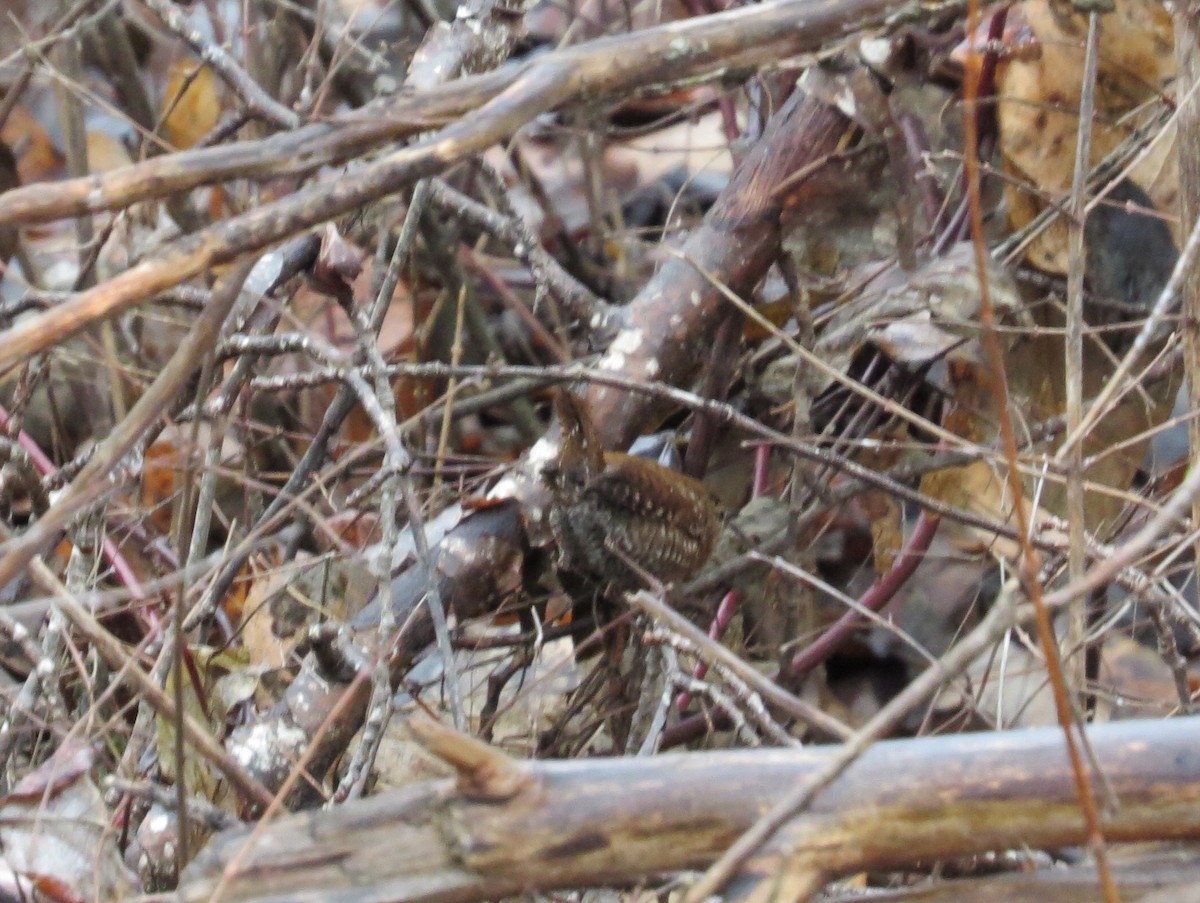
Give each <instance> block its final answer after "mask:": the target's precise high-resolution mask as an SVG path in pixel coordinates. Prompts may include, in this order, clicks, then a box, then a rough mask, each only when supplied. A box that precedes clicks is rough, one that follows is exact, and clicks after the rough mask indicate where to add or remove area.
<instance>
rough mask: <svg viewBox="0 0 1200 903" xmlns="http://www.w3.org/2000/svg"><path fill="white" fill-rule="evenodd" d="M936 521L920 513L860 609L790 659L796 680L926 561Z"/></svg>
mask: <svg viewBox="0 0 1200 903" xmlns="http://www.w3.org/2000/svg"><path fill="white" fill-rule="evenodd" d="M939 521H940V518H939V517H938V516H937V515H935V514H930V513H929V512H927V511H922V512H921V515H920V517H918V518H917V525H916V527H914V528H913V531H912V535H911V536H909V537H908V542H906V543H905V544H904V548H903V549H901V551H900V554H899V555H898V556H896V560H895V561H894V562H892V567H891V570H889V571H888V572H887V573H886V574H884V575H883V576H882V577H880V578H879V579H878V580H876V581H875V582H874V583H873V584H871V587H870V589H868V590H867V591H866V592H865V593H863V596H862V598H861V599H859V600H858V601H859V608H857V609H853V608H852V609H850V611H847V612H846V613H845V614H844V615H842V616H841V617H840V618H838V620H837V621H836V622H834V624H833V626H832V627H830V628H829V629H828V630H826V631H825V632H824V633H823V634H821V636H820V637H818V638H817V641H816V642H815V643H813V644H812V645H811V646H808V647H807V648H805V649H803V650H802V651H800V652H798V653H796V654H795V655H794V656H792V661H791V664H790V665H789V670H790V671H791V673H792V675H794V676H797V677H799V676H801V675H804V674H807V673H808V672H809V671H811V670H812V669H813V668H815V667H816V666H817V665H819V664H821V662H823V661H825V660H826V659H827V658H829V656H830V655H832V654H833V653H834V652H835V651H836V650H837V649H838V647H839V646H841V645H842V642H843V641H844V640H845V639H846V637H847V636H849V635H850V633H852V632H853V631H854V630H855V629H857V628H858V626H859V625H860V624H861V623H862V622H863V620H864V619H863V616H862V615H861V614H860V611H861V609H866V610H867V611H879V610H880V609H881V608H883V606H885V605H887V603H888V602H890V601H891V599H892V597H893V596H895V595H896V593H897V591H899V589H900V587H902V586H904V584H905V583H906V582H907V581H908V578H909V577H911V576H912V575H913V572H914V571H915V570H916V569H917V565H919V564H920V563H921V560H922V559H923V558H924V557H925V553H926V552H928V551H929V544H930V543H931V542H933V537H934V536H935V535H936V534H937V528H938V522H939Z"/></svg>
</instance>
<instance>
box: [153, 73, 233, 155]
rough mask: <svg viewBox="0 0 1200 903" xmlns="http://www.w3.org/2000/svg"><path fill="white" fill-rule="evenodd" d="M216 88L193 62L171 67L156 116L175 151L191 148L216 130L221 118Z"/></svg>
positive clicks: (211, 78) (214, 79)
mask: <svg viewBox="0 0 1200 903" xmlns="http://www.w3.org/2000/svg"><path fill="white" fill-rule="evenodd" d="M219 84H220V83H219V82H218V80H217V77H216V75H214V74H213V71H212V70H211V69H209V68H208V67H207V66H204V65H199V64H197V63H196V62H195V61H194V60H176V61H175V62H174V63H172V64H171V70H170V74H169V75H168V77H167V89H166V91H164V92H163V102H162V109H161V110H159V116H160V117H161V118H162V119H163V134H164V135H166V137H167V140H168V141H170V142H171V144H173V145H174V146H175V147H177V148H180V149H183V148H188V147H191V146H192V145H194V144H195V143H196V142H197V141H199V140H200V139H201V138H203V137H204V136H205V135H207V134H208V133H209V132H210V131H212V130H213V128H215V127H216V125H217V121H218V120H219V119H220V118H221V100H220V97H219V94H218V86H219Z"/></svg>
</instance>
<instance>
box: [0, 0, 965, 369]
mask: <svg viewBox="0 0 1200 903" xmlns="http://www.w3.org/2000/svg"><path fill="white" fill-rule="evenodd" d="M910 6H912V4H909V3H901V2H896V0H842V2H836V3H835V2H830V0H778V2H776V3H770V4H764V5H763V6H760V7H748V8H746V9H742V10H737V11H734V12H729V13H721V14H716V15H712V16H705V17H701V18H698V19H695V20H689V21H686V22H681V23H672V24H670V25H664V26H660V27H658V28H654V29H647V30H646V31H645V32H643V33H641V35H640V36H637V37H636V38H635V37H633V36H629V37H623V38H608V39H604V40H601V41H596V42H593V43H592V44H589V45H586V46H585V47H581V48H572V49H570V50H566V51H562V52H560V53H557V54H550V55H547V56H545V57H542V58H540V59H539V60H537V61H534V62H531V63H528V64H522V65H519V66H517V67H515V68H514V69H504V70H500V72H502V73H505V74H504V75H489V76H481V77H480V78H482V79H484V80H485V81H488V80H489V79H490V80H491V81H489V82H488V83H489V84H494V85H495V87H496V88H497V90H496V93H494V94H493V95H491V96H490V98H489V99H487V101H486V103H484V104H483V106H481V107H479V108H478V109H477V110H475V111H474V112H473V113H472V115H469V116H464V117H463V118H461V119H459V120H457V121H455V122H453V123H452V124H451V125H448V126H446V127H445V128H443V129H442V130H441V131H438V132H435V133H434V134H433V135H431V136H429V137H428V138H425V139H422V140H421V141H419V142H417V143H415V144H413V145H411V146H409V147H405V148H402V149H400V150H396V151H393V152H391V153H390V154H387V155H386V156H384V157H383V158H382V159H380V160H378V161H376V162H374V163H371V164H369V165H366V166H363V167H362V168H360V169H358V170H354V171H351V172H349V173H347V174H346V175H344V176H343V177H341V178H340V179H339V180H337V181H336V182H333V183H322V184H316V185H312V186H309V187H307V188H304V189H302V190H300V191H297V192H295V193H293V194H291V195H289V196H288V197H286V198H283V199H281V200H279V201H276V202H275V203H273V204H267V205H264V206H263V207H259V208H257V209H254V210H250V211H248V212H246V213H243V214H241V215H240V216H236V217H233V218H231V219H229V220H225V221H223V222H220V223H217V224H215V225H212V226H209V227H208V228H207V229H203V230H201V231H200V232H197V233H195V234H193V235H190V236H187V237H185V238H181V239H179V240H177V241H174V242H171V243H170V244H167V245H166V246H164V247H162V248H161V249H159V250H158V251H157V252H156V253H154V254H153V256H152V257H150V258H148V259H146V260H143V261H142V262H141V263H139V264H137V265H136V266H133V267H131V268H130V269H128V270H126V271H125V272H123V273H121V274H120V275H118V276H116V277H114V278H113V279H111V280H109V281H108V282H105V283H103V284H101V285H98V286H96V287H95V288H93V289H90V290H88V291H86V292H83V293H81V294H80V295H78V296H76V297H75V298H73V299H71V300H70V301H67V302H66V303H64V304H61V305H59V306H58V307H55V308H53V309H52V310H50V311H47V312H46V313H43V314H40V315H38V316H35V317H31V318H29V319H27V320H25V321H24V322H23V323H21V324H19V325H17V326H15V327H13V328H12V329H9V330H8V331H6V332H5V333H3V334H2V335H0V372H3V371H5V370H8V369H9V368H11V367H13V366H15V365H16V364H18V363H20V362H21V361H23V360H25V359H26V358H27V357H29V356H30V355H33V354H36V353H38V352H40V351H44V350H45V349H46V348H48V347H50V346H51V345H53V344H55V343H57V342H60V341H62V340H63V339H64V338H66V337H68V336H71V335H74V334H75V333H77V332H79V331H80V330H82V329H84V328H85V327H86V326H87V325H88V324H90V323H93V322H96V321H97V320H101V319H104V318H106V317H110V316H113V315H115V314H117V313H120V312H121V311H123V310H126V309H128V308H130V307H132V306H133V305H135V304H139V303H142V302H145V301H147V300H148V299H149V298H151V297H153V296H154V295H155V294H156V293H158V292H161V291H163V290H164V289H167V288H170V287H172V286H174V285H177V284H179V283H180V282H183V281H184V280H186V279H189V278H191V277H193V276H196V275H198V274H200V273H203V272H206V271H208V270H210V269H211V268H213V267H214V266H218V265H220V264H223V263H227V262H228V261H230V260H232V259H233V258H235V257H237V256H239V255H241V254H244V253H246V252H248V251H252V250H257V249H260V248H264V247H266V246H268V245H270V244H272V243H274V242H277V241H280V240H282V239H284V238H287V237H289V236H291V235H295V234H297V233H298V232H302V231H303V230H305V229H308V228H311V227H312V226H314V225H318V224H320V223H323V222H326V221H328V220H331V219H333V218H334V217H337V216H341V215H343V214H345V213H348V212H350V211H352V210H356V209H358V208H360V207H363V206H365V205H366V204H368V203H370V202H372V201H376V200H378V199H379V198H382V197H385V196H387V195H389V194H393V193H395V192H397V191H399V190H400V189H401V188H403V187H405V186H406V185H408V184H410V183H412V182H413V181H415V180H417V179H420V178H423V177H426V176H431V175H435V174H437V173H439V172H442V171H444V170H445V169H446V168H448V167H449V166H451V165H453V164H455V163H458V162H460V161H462V160H464V159H466V158H468V157H470V156H471V155H473V154H476V153H479V152H480V151H482V150H484V149H486V148H487V147H489V146H491V145H492V144H494V143H496V142H497V141H502V140H504V139H506V138H508V137H509V136H511V135H512V134H513V133H514V132H516V130H517V129H519V128H520V127H521V126H523V125H524V124H525V123H527V122H529V121H530V120H531V119H533V118H534V117H536V116H538V115H539V114H541V113H544V112H547V111H549V110H553V109H556V108H558V107H559V106H561V105H563V104H565V103H567V102H568V101H570V100H572V99H576V98H588V99H593V98H594V97H595V96H597V95H607V94H616V93H623V92H629V91H632V90H644V89H646V88H648V87H656V88H657V87H663V86H666V85H669V84H676V83H679V82H681V81H689V80H698V79H711V78H716V77H720V76H728V75H736V74H740V73H745V72H748V71H751V70H753V69H754V68H755V67H757V66H759V65H763V64H765V63H769V62H773V61H775V60H778V59H780V58H782V57H786V56H789V55H794V54H797V53H802V52H806V51H812V50H816V49H818V48H819V47H820V46H821V45H822V44H824V43H825V42H827V41H829V40H831V39H833V38H836V37H839V36H841V35H844V34H848V33H850V32H853V31H857V30H860V29H862V28H867V27H871V26H873V25H878V24H881V23H883V22H884V21H885V20H887V19H888V18H889V15H894V14H896V13H897V12H898V11H900V10H903V9H905V8H908V7H910ZM943 6H945V4H943ZM916 8H917V9H919V8H920V7H919V5H918V6H917V7H916ZM614 42H615V43H614ZM617 46H619V47H620V51H621V52H620V53H616V52H614V51H615V50H616V47H617ZM630 61H632V62H630ZM477 87H478V84H477V80H475V79H471V78H468V79H460V80H456V81H454V82H450V83H448V84H447V85H446V86H445V87H444V88H441V89H438V90H436V91H433V92H430V94H429V96H428V97H426V96H425V95H418V96H417V98H416V99H412V98H409V99H408V100H407V101H405V103H407V104H408V106H407V107H405V109H406V110H408V112H409V115H411V116H414V117H416V118H417V119H421V120H424V122H423V125H425V127H427V121H428V114H430V113H434V112H436V111H437V108H436V104H434V103H433V102H432V101H431V98H435V97H439V96H451V97H452V96H454V95H455V94H456V93H458V92H463V91H464V90H465V91H466V92H468V93H469V92H470V91H471V89H472V88H477ZM423 106H427V107H428V108H427V109H422V107H423ZM460 112H465V111H462V110H461V109H460ZM416 130H417V129H410V130H409V132H408V133H409V134H411V133H412V131H416ZM301 131H303V130H301ZM298 134H299V132H297V133H293V134H292V135H291V136H288V137H286V138H284V139H282V140H283V141H285V142H287V141H290V142H293V143H292V144H291V145H288V146H291V147H293V148H294V153H295V155H296V157H295V158H294V160H295V162H296V164H298V165H297V166H296V168H299V169H304V170H311V169H312V168H314V167H315V166H316V165H319V163H320V162H331V161H332V160H334V159H336V158H337V157H336V155H334V156H332V157H329V156H326V157H324V158H322V157H321V156H320V153H319V152H318V154H317V156H315V157H313V156H310V155H309V152H308V151H306V149H305V147H304V145H303V144H299V145H297V144H295V143H294V142H295V139H296V136H297V135H298ZM310 137H311V138H313V139H317V138H318V137H320V138H322V139H323V140H328V139H329V135H328V134H325V135H323V136H320V135H317V134H315V133H314V134H313V135H311V136H310ZM353 144H354V146H355V147H356V148H357V149H358V150H359V151H360V152H361V151H363V150H365V149H367V148H369V147H371V146H377V142H370V141H365V140H364V135H363V134H362V133H361V132H356V133H355V140H354V142H353ZM197 153H203V152H197ZM172 159H176V158H172V157H165V158H160V160H159V161H157V165H158V166H160V167H170V166H171V165H172V164H171V163H170V162H166V161H171V160H172ZM192 159H195V158H192ZM240 159H242V160H243V161H244V160H245V155H242V156H241V157H240ZM143 165H144V166H146V167H149V166H151V165H152V164H150V163H147V164H143ZM123 172H124V175H123V176H120V177H121V178H125V179H129V178H130V177H131V173H130V171H129V170H128V169H127V170H124V171H123ZM223 173H224V176H225V177H233V176H235V175H238V176H245V175H246V173H245V172H235V171H233V170H230V169H229V168H226V169H224V170H223ZM175 174H176V176H178V175H179V173H178V172H176V173H175ZM259 174H261V172H260V173H259ZM133 178H134V179H135V180H136V178H137V177H136V176H133ZM207 181H212V179H207ZM191 184H193V185H194V184H197V183H195V182H192V183H191ZM72 185H73V195H72V197H73V198H74V205H73V206H71V207H70V212H71V213H75V214H79V213H83V212H85V211H86V210H91V209H105V208H107V207H109V206H111V202H109V201H105V200H104V198H105V191H104V189H105V185H104V183H103V182H95V181H93V180H92V179H91V178H89V179H85V180H82V181H77V182H75V183H72ZM142 185H143V196H149V194H154V193H157V191H158V189H152V188H151V185H150V183H149V182H145V181H143V182H142ZM172 186H173V190H175V191H178V190H182V189H184V188H186V187H189V183H188V180H187V179H186V178H184V179H182V180H181V179H176V180H175V181H173V183H172ZM767 187H768V186H763V188H764V189H766V188H767ZM39 193H41V194H42V195H46V194H48V193H49V190H48V189H47V188H46V186H29V187H28V188H24V189H16V190H15V191H13V192H9V193H7V194H6V195H3V196H0V222H5V221H7V222H32V221H34V220H37V219H45V218H47V215H48V213H49V211H48V210H46V209H45V208H41V209H40V211H39V206H38V202H37V201H36V197H37V195H38V194H39ZM124 196H125V197H126V198H128V197H129V196H130V192H129V191H128V189H127V191H126V194H125V195H124ZM58 211H59V212H58V213H57V214H55V215H63V213H62V209H61V208H58Z"/></svg>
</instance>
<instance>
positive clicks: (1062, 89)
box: [997, 0, 1179, 273]
mask: <svg viewBox="0 0 1200 903" xmlns="http://www.w3.org/2000/svg"><path fill="white" fill-rule="evenodd" d="M1013 15H1014V16H1022V17H1023V18H1024V22H1025V23H1026V25H1027V26H1028V30H1029V31H1030V32H1032V35H1033V37H1034V39H1035V41H1036V45H1037V51H1038V52H1036V53H1023V54H1021V55H1020V56H1019V57H1018V58H1014V59H1010V60H1008V61H1006V62H1005V63H1004V64H1002V65H1001V67H1000V70H999V76H998V80H997V91H998V94H999V97H1000V103H999V107H998V115H999V121H1000V150H1001V152H1002V153H1003V155H1004V165H1005V169H1006V170H1007V171H1008V172H1009V174H1010V175H1012V176H1014V177H1015V178H1014V179H1012V180H1009V181H1008V182H1007V183H1006V188H1005V191H1006V195H1007V200H1008V206H1009V219H1010V221H1011V223H1012V226H1013V227H1014V228H1016V229H1019V228H1021V227H1023V226H1025V225H1027V224H1028V223H1029V222H1030V221H1031V220H1032V219H1033V218H1034V217H1036V216H1037V215H1038V214H1039V213H1040V212H1041V211H1042V210H1043V209H1044V208H1045V207H1046V206H1047V204H1049V203H1053V202H1061V200H1062V198H1063V197H1064V196H1065V195H1066V193H1067V191H1068V190H1069V189H1070V185H1071V176H1072V172H1073V171H1074V166H1075V137H1076V132H1077V129H1078V110H1079V101H1080V94H1081V86H1082V83H1083V62H1084V44H1085V40H1086V36H1087V18H1086V17H1085V16H1083V15H1081V14H1079V13H1077V12H1075V11H1074V8H1073V7H1072V5H1071V4H1070V3H1069V2H1067V0H1026V2H1025V3H1022V4H1021V5H1020V7H1019V8H1018V9H1016V10H1014V12H1013ZM1173 41H1174V37H1173V29H1172V27H1171V16H1170V14H1169V13H1168V12H1167V11H1166V9H1165V7H1164V5H1163V4H1162V3H1160V2H1157V0H1116V5H1115V8H1114V10H1113V11H1112V12H1111V13H1107V14H1105V15H1103V16H1101V17H1100V45H1099V48H1100V49H1099V59H1098V70H1097V84H1096V116H1095V119H1094V122H1093V125H1092V157H1091V163H1092V164H1093V165H1095V164H1096V163H1098V162H1099V161H1100V160H1102V159H1104V158H1105V157H1106V156H1107V155H1108V154H1109V153H1111V152H1112V150H1113V149H1114V148H1116V147H1117V145H1118V144H1120V143H1121V142H1122V141H1124V140H1125V139H1126V138H1128V137H1129V136H1130V135H1132V134H1133V133H1134V132H1135V131H1136V130H1137V128H1138V127H1139V126H1140V125H1141V124H1142V123H1143V122H1144V121H1145V119H1146V117H1147V115H1148V114H1150V113H1153V112H1154V110H1153V107H1154V106H1155V105H1154V104H1153V103H1148V102H1150V101H1154V100H1155V99H1156V98H1157V97H1159V96H1160V95H1161V94H1162V93H1163V92H1164V91H1165V89H1166V86H1167V84H1168V83H1169V82H1170V81H1171V80H1172V79H1173V78H1174V75H1175V54H1174V43H1173ZM1173 145H1174V132H1173V130H1172V131H1171V132H1170V134H1168V135H1164V136H1163V138H1162V139H1161V140H1159V141H1158V142H1157V143H1156V144H1154V145H1153V146H1152V149H1151V151H1150V153H1149V154H1148V155H1147V156H1146V158H1145V159H1144V160H1142V161H1141V162H1140V163H1139V164H1138V165H1137V166H1136V167H1135V168H1134V169H1133V170H1132V172H1131V174H1130V175H1131V176H1132V178H1133V180H1134V181H1135V182H1137V183H1138V184H1139V185H1141V187H1142V188H1144V189H1145V190H1146V191H1147V193H1148V194H1149V195H1150V196H1151V198H1152V199H1153V200H1154V202H1155V205H1156V206H1157V207H1158V208H1159V209H1160V210H1164V211H1173V210H1174V209H1175V206H1176V195H1177V192H1178V182H1179V176H1178V169H1177V165H1176V163H1175V153H1174V147H1173ZM1066 235H1067V226H1066V221H1065V220H1064V219H1062V218H1061V217H1059V218H1057V219H1056V220H1055V221H1054V222H1053V224H1052V225H1051V226H1050V228H1049V229H1047V230H1045V231H1044V232H1042V234H1041V235H1040V236H1039V237H1038V238H1037V239H1035V240H1034V242H1033V243H1032V244H1031V245H1030V247H1029V249H1028V259H1029V261H1030V262H1031V263H1033V264H1034V265H1035V266H1038V267H1040V268H1042V269H1044V270H1047V271H1050V272H1055V273H1065V272H1066V269H1067V244H1066Z"/></svg>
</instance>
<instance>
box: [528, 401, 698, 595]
mask: <svg viewBox="0 0 1200 903" xmlns="http://www.w3.org/2000/svg"><path fill="white" fill-rule="evenodd" d="M554 410H555V413H556V414H557V415H558V422H559V425H560V426H561V428H562V438H561V440H560V447H559V453H558V457H557V458H556V459H555V461H554V462H553V463H552V464H550V465H548V466H547V467H546V468H545V471H544V473H545V476H546V480H547V482H548V483H549V484H550V488H551V495H552V500H551V504H550V526H551V528H552V530H553V531H554V537H555V539H556V540H557V542H558V554H559V568H560V570H561V571H563V572H566V573H568V574H575V575H578V576H581V577H584V578H585V579H587V580H588V581H590V582H592V583H596V584H601V585H609V586H612V587H614V588H616V589H624V590H628V589H636V588H638V587H641V586H644V585H645V583H646V581H645V579H644V577H643V576H642V575H641V574H640V573H638V569H641V571H644V572H646V573H647V574H649V575H650V576H652V577H654V578H656V579H657V580H659V581H661V582H663V583H674V582H678V581H680V580H686V579H688V578H689V577H692V576H694V575H695V574H696V572H698V571H699V570H700V568H701V567H702V566H703V565H704V563H705V562H706V561H707V560H708V556H709V555H711V554H712V550H713V546H714V545H715V544H716V541H717V537H718V535H719V534H720V532H721V522H720V519H719V518H718V516H717V509H716V505H715V504H714V503H713V500H712V497H711V496H710V495H709V493H708V490H707V489H706V488H705V487H704V485H703V484H702V483H700V482H699V481H697V480H693V479H692V478H691V477H688V476H685V475H684V474H681V473H676V472H675V471H673V470H669V469H668V468H666V467H663V466H662V465H661V464H658V463H657V462H655V461H650V460H647V459H645V458H637V457H633V456H630V455H623V454H620V453H617V452H606V451H605V450H604V449H603V447H602V446H601V444H600V440H599V437H598V436H597V435H596V430H595V427H594V426H593V425H592V422H591V418H590V417H588V415H587V413H586V412H585V411H584V409H583V407H582V405H581V403H580V401H579V399H577V398H576V397H575V396H574V395H572V394H571V393H570V392H568V391H567V390H565V389H561V390H559V392H558V393H557V395H556V396H555V399H554ZM627 562H633V564H635V565H636V568H633V567H630V565H629V564H628V563H627Z"/></svg>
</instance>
